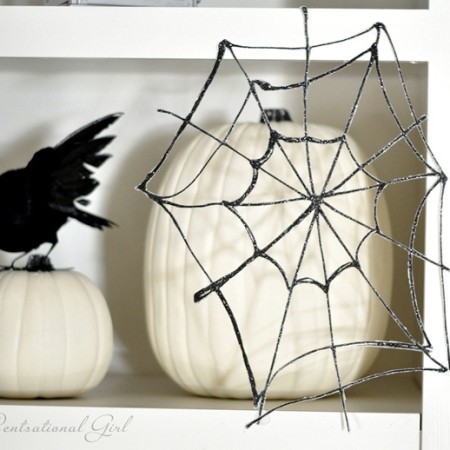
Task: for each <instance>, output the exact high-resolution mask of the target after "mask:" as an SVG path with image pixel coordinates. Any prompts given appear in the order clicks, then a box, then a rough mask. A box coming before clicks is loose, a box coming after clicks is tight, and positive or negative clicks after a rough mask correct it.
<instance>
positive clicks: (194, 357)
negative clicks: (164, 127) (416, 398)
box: [145, 121, 393, 398]
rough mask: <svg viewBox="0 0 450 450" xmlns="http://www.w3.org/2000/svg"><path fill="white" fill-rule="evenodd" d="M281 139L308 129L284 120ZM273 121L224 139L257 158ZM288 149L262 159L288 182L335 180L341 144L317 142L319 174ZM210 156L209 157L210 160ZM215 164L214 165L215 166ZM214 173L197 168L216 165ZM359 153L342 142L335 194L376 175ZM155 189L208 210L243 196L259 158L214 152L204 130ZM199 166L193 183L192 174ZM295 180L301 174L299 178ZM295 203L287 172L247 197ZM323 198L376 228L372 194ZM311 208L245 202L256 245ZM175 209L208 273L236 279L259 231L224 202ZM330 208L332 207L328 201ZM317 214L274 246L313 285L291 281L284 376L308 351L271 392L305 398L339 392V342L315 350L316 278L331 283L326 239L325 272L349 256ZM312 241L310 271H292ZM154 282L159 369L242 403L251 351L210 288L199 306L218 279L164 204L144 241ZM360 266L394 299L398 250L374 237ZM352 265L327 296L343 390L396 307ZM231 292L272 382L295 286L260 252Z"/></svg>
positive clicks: (255, 365)
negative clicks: (363, 166) (361, 166)
mask: <svg viewBox="0 0 450 450" xmlns="http://www.w3.org/2000/svg"><path fill="white" fill-rule="evenodd" d="M272 126H273V128H275V129H276V130H277V131H278V132H279V133H280V134H282V135H285V136H302V135H303V128H302V127H301V125H299V124H296V123H293V122H289V121H282V122H279V123H274V124H272ZM229 129H230V125H228V124H225V125H223V126H222V127H218V128H215V129H212V130H210V133H211V134H212V135H213V136H217V137H218V138H219V139H224V138H225V136H226V135H227V133H228V132H229ZM308 130H309V135H310V136H312V137H314V138H317V139H321V140H331V139H334V138H336V137H337V136H339V135H340V134H341V133H340V132H339V131H338V130H336V129H333V128H330V127H326V126H314V125H310V126H309V128H308ZM268 141H269V134H268V131H267V127H266V126H265V125H263V124H257V123H242V124H238V125H236V127H235V128H234V130H233V132H232V133H231V134H230V135H229V136H228V137H227V143H228V144H229V146H230V147H231V148H233V149H236V150H237V151H239V152H241V154H243V155H245V156H246V157H248V158H249V159H253V160H254V159H257V158H260V157H262V156H263V154H264V153H265V151H266V150H267V148H268ZM347 141H348V142H349V146H350V148H351V150H352V152H353V156H354V157H355V158H356V159H357V160H358V161H360V162H362V161H364V157H363V156H362V154H361V149H360V148H359V147H358V146H357V145H356V143H355V142H353V141H352V140H351V139H350V137H348V138H347ZM283 148H284V151H285V152H286V154H287V155H288V156H289V159H290V161H291V162H292V166H290V165H289V164H287V163H286V159H285V158H284V157H283V156H282V155H281V153H280V152H279V149H278V148H276V149H275V151H277V152H278V155H275V153H274V155H272V158H271V159H270V161H268V162H267V164H266V165H265V166H264V167H265V168H266V169H267V171H268V172H273V173H276V174H277V176H279V177H280V179H286V177H290V178H289V179H290V180H292V175H293V167H294V168H295V170H297V171H298V173H299V174H300V176H301V178H302V179H303V180H304V182H305V184H307V188H310V186H309V183H310V178H312V179H313V183H314V185H315V189H316V192H320V191H321V189H322V188H323V186H324V184H325V183H326V182H327V181H326V179H327V175H328V173H329V172H330V167H331V165H332V164H333V160H334V158H335V155H336V152H337V148H338V143H329V144H325V145H324V144H317V143H314V142H310V143H309V151H310V154H309V156H310V163H311V166H310V167H311V177H310V174H309V173H308V161H307V157H306V152H305V148H304V146H303V148H302V147H301V145H299V144H289V143H286V142H284V143H283ZM212 155H214V156H212ZM210 159H211V160H210ZM207 161H209V163H208V166H207V168H206V169H205V170H204V171H202V172H201V173H200V170H199V169H200V168H201V167H202V166H203V165H204V164H205V163H206V162H207ZM356 169H357V166H356V164H355V161H354V160H353V159H352V157H351V156H350V154H349V152H347V151H346V149H345V148H343V150H342V151H341V155H340V157H339V158H338V160H337V164H336V166H335V168H334V170H333V171H332V176H331V179H330V180H329V181H328V182H327V183H328V184H327V185H328V187H329V188H331V187H333V186H336V185H338V184H339V183H340V181H342V180H344V179H346V177H347V176H348V175H349V174H352V173H354V172H355V173H354V175H353V176H351V177H350V178H349V179H348V180H347V181H346V183H345V185H343V186H341V187H340V188H339V189H340V190H341V191H342V192H344V191H352V190H355V189H360V188H361V187H363V186H367V185H369V184H373V180H371V179H370V178H369V177H368V176H367V175H365V174H363V173H361V171H358V170H356ZM163 173H164V175H163V176H162V178H161V179H160V180H159V185H158V186H157V189H158V192H161V195H172V194H173V197H171V198H170V200H172V201H174V202H179V203H183V204H186V205H192V204H204V203H208V202H209V201H214V200H216V201H217V200H218V199H222V200H234V199H236V198H239V196H240V195H242V193H243V189H244V188H245V186H248V185H249V183H250V181H251V177H252V175H253V172H252V168H251V165H250V164H246V163H245V161H243V158H241V157H237V155H236V153H235V152H234V151H232V150H230V148H229V147H228V148H227V147H226V146H222V147H221V148H219V146H218V143H217V141H216V140H214V139H211V138H210V137H207V136H205V135H200V136H199V137H197V138H196V139H194V140H193V142H192V143H191V145H190V146H188V147H187V148H185V149H183V150H182V151H181V152H179V154H177V155H176V157H175V158H174V159H172V160H171V161H170V163H169V164H167V166H166V168H165V170H164V172H163ZM197 174H199V176H198V178H197V179H196V181H195V182H194V183H192V184H189V183H190V181H191V180H192V179H193V178H194V177H195V176H196V175H197ZM294 178H295V177H294ZM290 183H296V184H295V186H293V187H295V188H298V191H301V192H304V191H305V187H304V186H302V183H301V182H300V181H299V180H297V182H295V181H293V182H292V181H291V182H290ZM289 195H291V197H293V196H294V195H293V191H292V190H291V189H290V188H289V189H286V186H284V185H283V184H282V183H280V182H279V180H277V179H274V178H273V177H271V176H266V174H265V173H262V172H260V173H259V178H258V181H257V183H256V185H255V188H254V190H253V191H252V193H251V194H250V196H249V197H248V198H247V202H248V203H251V202H252V201H253V202H264V201H267V202H269V201H270V198H283V196H284V198H286V200H288V199H289ZM318 201H319V202H320V201H326V202H328V203H329V204H331V205H332V206H333V207H335V208H336V209H338V210H340V211H343V212H344V214H347V215H348V216H350V217H353V218H355V219H356V220H358V221H361V222H362V223H366V224H369V226H374V222H375V219H374V192H373V190H370V189H369V190H367V191H358V192H355V193H353V194H351V193H349V194H348V195H336V196H334V197H333V196H330V197H328V198H326V199H318ZM310 204H311V201H310V200H305V202H303V203H302V202H298V201H297V202H289V201H287V202H285V203H282V204H280V205H277V206H276V208H278V209H273V205H271V206H272V208H271V207H269V206H270V205H268V207H267V208H265V207H259V208H247V210H246V209H245V208H240V209H239V212H240V213H241V214H242V216H243V217H244V219H245V220H246V221H247V223H248V224H249V225H250V226H251V227H252V230H253V231H254V233H255V237H256V240H257V242H258V244H259V247H260V248H261V247H264V245H265V243H267V242H270V241H271V240H272V239H274V237H275V236H277V234H278V233H279V232H280V231H279V230H280V229H283V227H284V228H285V227H287V226H288V225H289V224H290V223H292V222H293V221H295V220H296V218H298V217H299V216H300V215H301V214H302V211H305V209H306V208H307V207H308V205H310ZM165 207H167V208H168V210H169V211H170V212H171V213H173V214H174V215H175V217H176V219H177V221H178V222H179V224H180V227H181V229H182V230H183V232H184V233H185V236H186V239H187V241H188V242H189V245H190V246H191V248H193V249H194V251H195V253H196V255H197V256H198V258H199V260H200V261H201V262H202V264H204V265H205V267H206V268H207V271H208V273H209V274H210V276H211V279H212V280H217V279H219V278H220V277H221V276H223V275H225V274H227V273H230V272H231V271H233V269H235V268H236V267H239V265H240V264H241V263H242V262H243V261H246V260H247V259H248V258H249V255H251V254H252V252H253V247H252V244H251V241H250V239H248V237H247V238H246V233H245V231H244V229H243V226H242V223H241V222H240V221H239V220H237V218H236V216H235V215H234V214H232V213H231V212H230V211H229V210H227V209H226V208H224V207H223V206H217V207H213V208H196V209H188V208H186V209H183V208H175V207H171V206H170V205H165ZM324 208H325V206H324ZM327 215H328V217H331V220H332V221H333V227H334V228H335V229H336V230H337V231H338V232H339V234H340V236H341V237H342V239H343V241H344V242H345V245H348V246H349V250H350V251H351V252H353V253H354V252H355V251H356V248H357V247H358V245H359V244H360V243H361V241H362V240H363V236H364V235H365V234H366V233H367V232H368V229H367V228H365V227H364V226H360V225H358V224H357V223H356V222H354V221H351V220H348V219H347V218H345V217H344V216H342V215H339V214H337V213H333V211H332V210H330V209H329V208H328V210H327ZM377 219H378V220H379V221H381V222H383V231H384V232H386V233H387V234H389V229H390V228H389V220H388V214H387V208H386V204H385V203H384V201H383V199H382V198H380V199H379V200H378V217H377ZM310 223H311V216H310V219H308V220H305V222H304V224H302V225H299V226H298V227H295V228H294V229H293V230H292V231H291V232H290V233H288V234H287V235H286V237H285V239H283V240H280V241H279V244H277V245H276V246H274V247H273V249H272V250H271V253H270V255H271V256H272V257H273V258H274V259H276V261H277V262H279V263H280V264H281V265H282V266H283V267H284V268H286V274H287V276H288V277H289V278H290V279H292V277H293V276H296V279H300V278H303V279H304V281H305V282H304V284H302V285H301V286H298V287H296V288H295V289H294V294H293V297H292V299H291V303H290V307H289V313H288V318H287V320H286V323H285V328H284V333H283V336H282V338H281V341H280V348H279V352H278V356H277V359H276V362H275V370H277V369H279V368H280V367H282V366H283V365H284V364H286V363H287V362H289V361H291V360H293V359H294V358H296V357H297V356H299V355H302V354H307V353H308V352H311V353H310V354H309V355H308V356H305V357H304V358H301V359H299V360H298V361H296V362H295V363H293V364H291V365H290V366H289V367H286V368H285V369H283V370H282V371H281V372H279V374H278V376H277V377H276V378H275V379H274V381H273V382H272V383H271V385H270V386H269V390H268V392H267V395H268V397H269V398H298V397H300V396H302V395H309V394H312V393H318V392H325V391H328V390H331V389H335V388H336V387H337V375H336V368H335V364H334V360H333V355H332V351H331V350H329V349H328V350H322V351H315V349H317V348H321V347H327V346H329V345H330V343H331V337H330V326H329V320H330V317H329V315H328V310H327V295H326V294H325V292H324V290H323V289H321V288H320V286H319V285H318V284H314V283H308V279H314V280H321V279H324V275H323V271H324V268H323V264H322V263H321V256H320V249H319V247H320V245H322V248H323V253H324V255H325V258H326V265H327V268H326V270H327V272H328V276H330V275H331V274H332V273H333V271H334V270H336V269H337V268H338V267H340V266H341V265H342V264H345V261H348V260H349V259H348V254H347V253H346V251H345V250H344V248H343V246H342V245H341V244H339V243H338V240H337V238H336V235H335V234H334V233H333V232H331V231H330V229H329V228H328V227H327V225H326V222H325V221H322V222H321V227H322V230H321V235H322V242H321V244H320V243H319V240H318V237H317V236H318V233H317V232H316V231H315V230H316V228H317V227H316V225H314V226H313V227H312V231H310V230H309V224H310ZM308 233H311V235H310V238H309V245H308V246H307V249H306V252H305V254H304V257H303V261H302V265H301V271H300V272H299V273H298V274H296V275H295V270H296V266H297V264H298V261H299V257H300V255H301V253H302V246H303V243H304V241H305V239H306V237H307V235H308ZM146 251H147V253H146V263H145V287H146V300H145V302H146V308H147V327H148V332H149V335H150V340H151V343H152V346H153V349H154V352H155V354H156V357H157V359H158V360H159V362H160V364H161V366H162V367H163V369H164V370H165V371H166V372H167V373H168V374H169V376H170V377H171V378H172V379H173V380H175V381H176V382H177V383H178V384H179V385H180V386H182V387H184V388H185V389H187V390H188V391H191V392H194V393H197V394H201V395H209V396H218V397H232V398H245V397H249V396H251V390H250V386H249V381H248V374H247V372H246V369H245V366H244V363H243V360H242V354H241V351H240V349H239V347H238V344H237V341H236V336H235V333H234V331H233V328H232V325H231V322H230V320H229V318H228V316H227V314H226V312H225V309H224V307H223V305H222V303H221V302H220V300H219V298H218V297H217V295H215V294H214V293H212V294H210V295H209V296H208V297H206V298H204V299H203V300H202V301H200V302H199V303H194V300H193V295H194V293H196V292H197V291H199V290H200V289H202V288H204V287H205V286H208V285H209V284H210V282H211V281H210V280H208V279H207V277H206V276H205V275H204V274H203V273H202V271H201V270H199V268H198V265H197V264H196V262H195V261H194V260H193V258H192V257H191V255H190V253H189V251H188V249H187V246H186V245H185V243H184V242H183V240H182V239H181V238H180V236H179V233H178V230H177V229H176V227H175V226H174V224H173V222H172V220H171V219H170V217H169V215H168V214H167V213H166V212H165V211H164V210H163V208H159V207H158V206H157V205H155V206H154V208H153V209H152V211H151V215H150V219H149V226H148V236H147V244H146ZM359 261H360V263H361V266H362V267H363V270H364V273H365V274H366V275H367V280H369V281H370V283H372V284H373V286H375V287H376V289H377V290H378V291H379V292H380V293H381V295H382V296H383V298H384V299H385V300H386V302H388V301H389V299H390V291H391V284H392V270H393V254H392V249H391V247H390V246H389V245H388V244H386V243H384V241H383V240H382V239H376V238H373V237H372V238H370V239H367V241H366V242H365V243H364V244H363V245H362V246H361V248H360V251H359ZM367 280H365V279H364V277H362V276H361V274H360V273H359V272H358V270H357V269H356V268H348V269H346V270H344V271H342V273H341V274H340V275H339V276H336V278H335V279H333V281H332V282H331V283H330V290H329V298H328V299H329V302H330V310H331V320H332V323H333V331H334V336H333V339H334V343H335V344H336V345H337V346H339V345H343V346H342V347H339V348H338V349H337V360H338V364H339V369H340V378H341V382H342V383H343V384H345V383H348V382H351V381H352V380H354V379H356V378H358V377H360V376H361V375H362V374H363V373H364V372H365V371H367V370H368V368H369V367H370V365H371V364H372V362H373V361H374V359H375V357H376V355H377V350H376V349H374V348H368V347H363V346H345V344H346V343H349V342H358V341H367V340H372V339H382V338H383V337H384V333H385V329H386V325H387V322H388V317H389V315H388V313H387V312H386V309H385V308H384V307H383V306H381V302H380V301H379V299H378V298H377V296H376V295H375V293H374V292H373V291H372V289H371V288H370V286H369V283H368V281H367ZM222 290H223V293H224V295H225V297H226V299H227V300H228V301H229V303H230V307H231V309H232V310H233V313H234V314H235V317H236V320H237V323H238V326H239V328H240V331H241V336H242V340H243V342H244V345H245V348H246V352H247V354H248V357H249V361H250V364H251V366H252V370H253V374H254V377H255V381H256V386H257V389H258V390H262V389H263V388H264V384H265V383H266V380H267V376H268V373H269V369H270V366H271V361H272V356H273V353H274V349H275V344H276V341H277V336H278V333H279V329H280V324H281V321H282V317H283V313H284V309H285V305H286V302H287V290H286V285H285V282H284V280H283V278H282V276H281V275H280V273H278V272H277V271H276V270H274V266H273V264H271V263H269V262H268V261H267V260H266V259H264V258H259V259H256V260H255V261H253V262H251V263H250V264H248V265H247V266H246V267H245V270H242V271H241V272H240V273H239V274H238V275H237V276H235V277H233V279H232V280H230V281H229V282H227V283H226V284H224V285H223V287H222Z"/></svg>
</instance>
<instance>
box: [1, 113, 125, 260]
mask: <svg viewBox="0 0 450 450" xmlns="http://www.w3.org/2000/svg"><path fill="white" fill-rule="evenodd" d="M121 115H122V114H119V113H117V114H110V115H108V116H106V117H103V118H101V119H98V120H96V121H94V122H91V123H89V124H88V125H86V126H84V127H82V128H80V129H79V130H77V131H75V132H74V133H72V134H71V135H69V136H68V137H67V138H66V139H64V140H63V141H62V142H60V143H59V144H58V145H56V146H55V147H46V148H43V149H41V150H39V151H37V152H36V153H35V154H34V155H33V157H32V158H31V160H30V162H29V163H28V164H27V166H26V167H24V168H21V169H16V170H10V171H8V172H5V173H3V174H2V175H0V249H2V250H5V251H9V252H29V251H31V250H33V249H35V248H37V247H39V246H40V245H41V244H43V243H50V244H53V245H55V244H56V243H57V242H58V238H57V233H58V230H59V229H60V228H61V226H62V225H64V224H65V223H66V221H67V219H68V218H73V219H76V220H78V221H80V222H82V223H84V224H86V225H89V226H91V227H94V228H99V229H102V228H104V227H109V226H112V225H113V222H111V221H109V220H107V219H103V218H101V217H98V216H95V215H93V214H91V213H89V212H87V211H83V210H81V209H78V208H77V206H76V205H77V204H80V205H87V204H88V203H89V200H87V199H85V198H84V197H85V196H87V195H89V194H90V193H91V192H92V191H93V190H94V189H95V188H96V187H97V186H98V182H97V181H96V180H95V179H94V178H92V173H93V170H92V168H98V167H100V166H101V165H102V164H103V163H104V162H105V161H106V160H107V159H108V158H109V157H110V155H108V154H100V152H101V151H102V150H103V149H104V148H105V147H106V146H107V145H108V144H110V143H111V141H112V140H113V139H114V136H107V137H97V135H98V134H99V133H100V132H102V131H103V130H104V129H105V128H106V127H108V126H109V125H111V124H113V123H114V122H115V121H116V120H117V119H118V118H119V117H120V116H121Z"/></svg>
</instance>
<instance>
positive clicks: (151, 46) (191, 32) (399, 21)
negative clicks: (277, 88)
mask: <svg viewBox="0 0 450 450" xmlns="http://www.w3.org/2000/svg"><path fill="white" fill-rule="evenodd" d="M309 17H310V18H309V22H310V27H309V28H310V37H311V43H312V44H318V43H323V42H327V41H329V40H336V39H341V38H345V37H347V36H349V35H352V34H356V33H359V32H361V31H362V30H365V29H367V28H369V27H370V26H371V25H373V24H374V23H375V22H383V23H384V24H385V25H386V26H387V28H388V29H389V30H390V31H392V34H393V37H394V39H395V43H396V45H397V46H398V48H402V49H404V51H403V52H402V54H401V55H400V56H401V58H402V59H404V60H413V61H422V60H427V57H428V56H429V51H430V47H429V39H430V38H429V34H432V32H433V31H434V30H435V29H439V23H436V20H439V17H440V15H438V14H434V13H433V12H432V10H430V11H422V10H370V9H363V10H349V9H333V10H330V9H317V10H310V11H309ZM444 17H445V15H444ZM344 23H345V26H342V24H344ZM223 39H227V40H229V41H231V42H233V43H238V44H242V45H258V46H260V45H270V46H281V47H283V46H286V47H292V46H303V45H304V36H303V17H302V14H301V12H300V10H299V9H297V8H294V9H293V8H132V7H131V8H127V7H107V8H105V7H50V6H2V7H0V57H18V58H162V59H165V58H168V59H210V58H215V56H216V53H217V46H218V44H219V42H220V41H222V40H223ZM411 42H414V45H411ZM359 50H360V49H359V48H358V44H357V42H355V43H354V44H353V45H346V46H345V49H344V50H339V53H336V48H335V47H333V46H332V47H330V48H327V47H325V48H324V49H323V50H321V52H320V54H319V55H318V56H317V58H318V59H324V60H326V59H328V60H334V59H346V58H349V57H351V56H353V55H354V54H355V51H359ZM240 55H242V57H245V58H252V59H259V58H261V54H260V53H258V52H256V51H250V52H240ZM298 57H299V55H298V54H297V53H296V52H279V51H274V50H272V51H271V50H266V51H264V59H293V58H298ZM386 59H387V60H389V59H392V55H391V53H390V52H387V54H386Z"/></svg>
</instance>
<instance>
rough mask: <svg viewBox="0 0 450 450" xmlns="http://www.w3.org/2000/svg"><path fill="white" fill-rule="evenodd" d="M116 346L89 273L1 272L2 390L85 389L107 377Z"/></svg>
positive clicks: (20, 393) (23, 393)
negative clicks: (86, 274) (114, 346)
mask: <svg viewBox="0 0 450 450" xmlns="http://www.w3.org/2000/svg"><path fill="white" fill-rule="evenodd" d="M112 348H113V346H112V323H111V317H110V314H109V310H108V307H107V304H106V302H105V299H104V297H103V295H102V293H101V292H100V290H99V289H98V288H97V287H96V286H95V285H94V284H93V283H92V282H91V281H90V280H89V279H88V278H86V277H85V276H84V275H82V274H80V273H78V272H75V271H69V270H52V271H36V272H29V271H27V270H8V271H3V272H0V355H1V357H0V396H3V397H12V398H36V397H44V398H52V397H71V396H76V395H78V394H81V393H82V392H85V391H87V390H89V389H91V388H93V387H95V386H96V385H97V384H98V383H99V382H100V381H101V380H102V378H103V377H104V375H105V373H106V371H107V369H108V367H109V364H110V361H111V356H112Z"/></svg>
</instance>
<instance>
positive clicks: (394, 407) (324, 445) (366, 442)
mask: <svg viewBox="0 0 450 450" xmlns="http://www.w3.org/2000/svg"><path fill="white" fill-rule="evenodd" d="M382 385H383V386H381V384H380V385H378V383H375V384H373V385H372V386H369V385H367V384H366V385H362V386H360V387H358V388H356V389H355V390H351V391H349V392H348V410H349V420H350V426H351V431H350V433H349V432H348V431H346V430H345V429H344V428H343V421H342V414H341V412H340V410H341V409H340V402H339V399H338V398H337V397H335V398H329V399H324V400H320V401H317V402H310V403H306V404H303V405H296V406H293V407H290V408H289V409H290V410H289V412H286V411H279V412H276V413H274V414H272V415H270V416H269V418H268V419H266V422H267V423H265V424H262V425H261V426H254V427H251V428H250V429H248V430H246V429H245V425H246V424H247V423H248V422H249V421H251V420H253V419H254V417H255V412H254V411H253V410H252V406H251V400H221V399H212V398H200V397H196V396H194V395H190V394H188V393H185V392H184V391H182V390H181V389H180V388H178V387H177V386H175V385H174V384H173V383H172V382H171V381H169V380H168V379H166V378H165V377H161V376H158V377H148V376H137V375H135V376H120V375H116V376H113V375H109V376H108V377H107V378H106V379H105V380H104V382H103V383H101V384H100V385H99V386H98V388H96V389H94V390H92V391H91V392H89V393H87V394H85V395H84V396H83V397H81V398H78V399H57V400H22V401H20V402H17V401H14V400H2V403H3V405H2V406H1V408H0V442H2V440H3V442H5V444H9V445H8V446H7V447H8V448H18V449H25V448H31V447H25V446H24V444H32V447H33V449H36V448H41V447H39V444H40V442H41V441H42V448H44V444H45V446H46V447H45V449H46V450H49V449H57V448H77V449H78V448H85V447H84V446H83V445H86V448H95V449H98V448H108V449H109V450H111V449H116V448H117V449H120V448H124V447H121V445H122V446H123V445H124V440H123V438H124V437H125V434H126V446H127V447H128V448H133V449H141V448H142V449H144V448H145V449H149V448H150V449H152V448H155V449H157V448H158V449H159V448H161V449H179V448H180V449H181V448H183V450H190V449H192V450H194V449H195V450H198V449H199V448H204V449H208V450H209V449H211V450H218V449H222V448H223V449H230V448H236V449H246V450H247V449H263V448H283V450H289V449H294V448H295V449H297V448H299V444H300V443H301V446H302V447H303V448H311V449H312V448H314V449H315V450H320V449H330V448H339V449H341V448H342V449H344V448H345V449H346V450H352V449H361V448H364V449H365V450H379V449H381V448H382V449H383V450H414V449H417V450H418V449H419V440H420V439H419V433H420V390H419V388H418V386H417V385H416V384H415V382H414V379H413V377H411V376H408V377H406V378H403V379H401V378H395V377H394V378H392V379H391V380H389V383H387V384H386V383H385V382H383V383H382ZM273 405H274V403H273V402H270V403H269V405H268V407H271V406H273ZM2 417H3V419H2ZM85 417H89V419H88V422H86V423H85V425H84V426H83V430H82V432H73V433H72V434H70V433H62V432H57V431H55V432H54V433H52V434H51V435H50V433H45V432H43V431H42V432H40V433H39V432H36V433H28V434H27V433H26V432H22V433H9V434H8V433H6V432H4V431H3V430H4V428H5V426H11V427H12V426H18V424H21V423H23V422H24V420H26V421H27V423H28V424H29V426H31V425H34V426H39V425H42V423H44V422H45V421H48V422H49V423H51V424H52V425H53V426H54V427H58V426H59V427H63V426H65V427H70V426H72V427H76V426H78V427H79V424H80V423H82V422H83V419H84V418H85ZM103 417H108V418H110V420H111V421H114V423H116V424H117V426H118V427H119V428H120V427H123V426H124V424H126V423H127V422H128V425H127V426H126V427H125V428H126V433H125V432H124V433H122V434H121V433H120V432H117V433H112V436H110V437H109V438H108V439H106V438H102V439H100V440H99V442H97V443H96V446H95V447H89V445H91V446H92V443H91V444H87V443H86V442H83V441H84V436H85V434H86V433H87V432H90V431H92V428H93V427H94V426H95V420H97V421H98V422H97V424H98V427H100V424H101V423H105V421H103V419H98V418H103ZM130 417H131V418H132V419H130ZM2 422H3V423H2ZM119 424H120V425H119ZM324 430H326V431H327V432H326V433H324V432H323V431H324ZM225 438H226V439H225ZM180 442H182V444H180ZM106 444H107V446H105V447H103V446H101V445H106ZM58 445H60V447H58ZM180 445H181V446H180ZM280 445H281V447H280ZM75 446H76V447H75Z"/></svg>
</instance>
